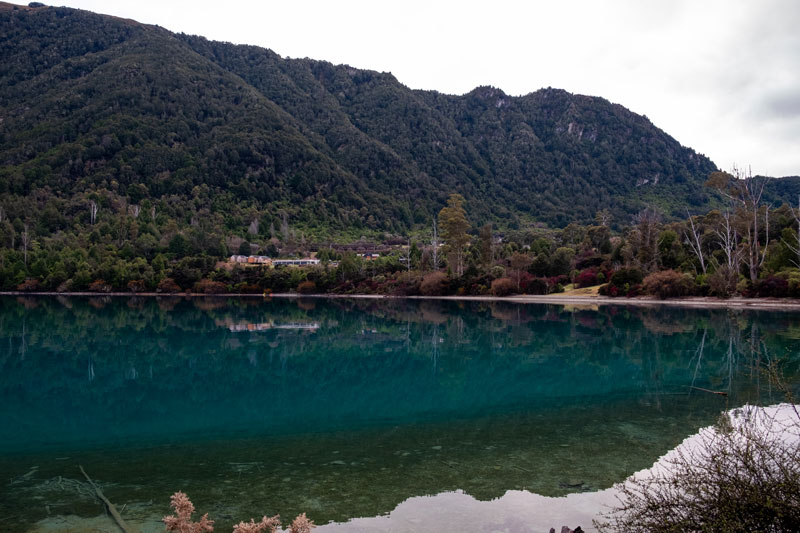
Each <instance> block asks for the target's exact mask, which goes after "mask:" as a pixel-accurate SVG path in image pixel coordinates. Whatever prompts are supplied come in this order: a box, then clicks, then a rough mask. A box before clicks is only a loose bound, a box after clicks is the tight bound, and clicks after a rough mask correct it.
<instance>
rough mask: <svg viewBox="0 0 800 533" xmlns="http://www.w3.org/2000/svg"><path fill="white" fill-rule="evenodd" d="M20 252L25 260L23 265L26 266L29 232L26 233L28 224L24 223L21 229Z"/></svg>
mask: <svg viewBox="0 0 800 533" xmlns="http://www.w3.org/2000/svg"><path fill="white" fill-rule="evenodd" d="M20 237H21V238H22V254H23V257H24V261H25V266H28V246H29V245H30V243H31V241H30V234H29V233H28V225H27V224H25V229H23V230H22V235H20Z"/></svg>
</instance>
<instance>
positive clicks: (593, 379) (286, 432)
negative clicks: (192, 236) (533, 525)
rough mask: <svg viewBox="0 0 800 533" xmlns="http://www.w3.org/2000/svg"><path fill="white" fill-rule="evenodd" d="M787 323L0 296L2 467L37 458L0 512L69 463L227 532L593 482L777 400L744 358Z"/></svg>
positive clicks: (732, 316)
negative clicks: (187, 498)
mask: <svg viewBox="0 0 800 533" xmlns="http://www.w3.org/2000/svg"><path fill="white" fill-rule="evenodd" d="M798 339H800V323H799V322H798V320H797V315H796V314H791V313H769V312H752V311H726V310H698V309H663V308H624V307H601V308H599V309H597V310H593V309H585V308H575V307H573V308H565V307H563V306H555V305H519V304H513V303H508V302H452V301H407V300H398V301H380V300H364V299H361V300H359V299H355V300H346V299H335V300H324V299H314V300H302V299H301V300H279V299H275V300H272V301H264V300H261V299H241V300H237V299H228V298H205V299H181V298H161V299H142V298H138V299H135V298H132V299H119V298H118V299H114V298H108V297H100V298H58V299H56V298H19V299H13V298H2V299H0V347H5V350H2V348H0V401H1V402H2V403H0V424H2V426H1V427H3V428H4V435H3V439H2V441H0V475H5V476H6V478H7V479H10V478H16V477H18V476H20V475H22V474H24V473H25V472H27V468H30V466H33V465H35V466H38V467H39V468H38V469H37V470H36V474H35V475H33V476H31V479H29V480H27V481H26V483H27V484H26V485H24V486H25V487H27V489H26V490H29V492H25V491H19V490H15V491H13V493H11V492H9V489H2V490H3V491H4V492H0V502H6V503H0V513H6V514H7V515H8V516H16V517H17V518H16V520H17V521H16V522H14V523H15V524H22V523H25V521H30V520H31V519H32V517H35V516H38V515H40V514H41V513H42V512H43V511H42V510H41V509H40V507H41V506H38V507H37V509H39V510H37V511H34V510H33V508H32V507H31V508H27V507H26V505H28V504H27V503H25V502H29V501H34V500H35V498H36V497H41V496H42V494H41V490H44V489H42V488H41V487H43V486H45V485H43V484H45V483H47V482H49V481H50V480H52V479H57V478H59V477H60V478H72V477H74V476H73V474H74V472H72V470H74V464H77V462H78V461H80V462H82V463H83V464H84V465H87V466H88V465H91V467H92V470H93V471H94V472H95V475H96V476H97V477H98V478H99V479H100V480H104V481H107V482H114V483H116V485H114V486H112V487H109V488H108V490H107V491H106V492H107V494H109V495H110V496H114V497H115V498H116V499H117V501H122V502H129V503H130V504H131V505H133V504H134V503H136V502H139V503H140V504H141V505H142V506H143V507H142V508H143V509H148V511H147V512H150V513H154V514H155V515H156V516H157V515H158V513H161V514H163V513H164V512H165V511H166V510H167V508H166V506H167V504H168V499H169V494H170V493H171V492H174V491H175V490H177V489H178V488H182V489H184V490H187V491H189V492H190V494H192V496H193V499H194V500H195V503H196V504H197V505H198V507H200V508H203V509H206V510H208V511H209V512H211V513H212V514H213V515H215V516H217V517H218V519H219V525H220V527H221V528H222V529H225V528H226V526H225V524H226V523H228V522H232V521H238V519H242V518H246V517H247V516H250V515H252V514H253V513H260V512H263V513H267V514H274V513H275V512H280V513H281V514H282V515H284V516H289V515H293V514H297V513H299V512H302V511H306V512H309V514H310V515H311V516H312V518H315V519H316V520H317V521H318V522H322V523H324V522H326V521H328V520H337V521H344V520H347V519H349V518H352V517H356V516H374V515H377V514H380V513H384V512H388V511H390V510H391V509H393V508H394V507H395V506H396V505H397V504H398V503H399V502H401V501H403V500H405V499H407V498H409V497H413V496H420V495H425V494H436V493H440V492H443V491H455V490H464V491H466V492H467V493H468V494H470V495H472V496H474V497H476V498H479V499H481V500H485V499H490V498H497V497H500V496H502V495H503V494H504V493H505V492H506V491H507V490H509V489H523V488H524V489H527V490H530V491H532V492H535V493H538V494H542V495H548V496H558V495H563V494H567V493H570V492H580V491H593V490H598V489H601V488H605V487H608V486H610V485H611V484H612V483H614V482H615V481H619V480H621V479H623V478H624V477H625V475H626V474H629V473H631V472H633V471H635V470H638V469H641V468H645V467H647V466H650V464H652V462H653V460H654V459H655V458H657V457H658V456H660V455H661V454H663V453H664V452H665V451H666V450H668V449H669V448H671V447H672V446H674V445H675V444H677V442H679V441H680V440H682V439H683V438H684V437H686V436H687V435H689V434H691V433H693V432H694V431H696V430H697V428H699V427H701V426H704V425H707V424H709V423H711V422H713V420H714V418H715V416H716V414H717V413H718V412H719V410H721V409H724V408H728V407H734V406H735V405H739V404H741V403H743V402H746V401H754V400H757V399H760V398H769V397H772V398H773V399H775V400H780V399H781V398H782V393H781V391H777V390H772V389H771V384H770V383H769V381H767V380H764V379H763V378H762V373H761V372H760V371H759V370H758V368H759V367H763V366H764V365H765V364H768V363H770V362H772V361H776V360H781V361H783V367H782V368H783V371H784V372H785V373H786V375H787V376H789V377H791V376H795V375H796V374H797V364H798V349H797V348H798V345H800V341H799V340H798ZM790 381H791V380H790ZM707 391H713V392H715V393H724V395H722V394H713V393H710V392H707ZM60 457H69V458H70V459H69V461H68V462H66V463H65V462H64V461H62V460H59V459H58V458H60ZM29 463H30V464H29ZM242 465H250V466H248V467H247V468H245V467H242ZM70 469H72V470H70ZM20 470H25V471H24V472H20ZM46 486H47V487H50V486H52V484H51V485H46ZM37 487H38V488H37ZM37 491H39V492H37ZM150 500H152V501H153V502H155V503H152V504H150V505H149V507H148V505H146V504H145V503H142V502H148V501H150ZM58 501H63V502H64V508H63V509H57V510H55V511H53V512H54V513H55V512H57V513H62V514H63V512H64V510H65V509H69V510H70V512H73V513H77V514H79V515H91V514H92V513H94V514H97V513H96V512H95V511H96V509H94V508H93V507H92V505H93V504H92V503H90V502H81V501H77V500H74V499H73V500H70V499H69V498H65V497H61V496H59V499H58ZM258 509H263V511H261V510H258ZM51 510H52V508H51ZM254 510H255V511H254ZM143 512H144V511H143ZM15 513H16V514H15ZM226 516H229V517H230V519H228V518H225V517H226ZM9 520H11V519H9ZM28 523H29V522H28ZM554 525H555V524H554ZM20 527H21V526H20ZM228 529H229V527H228Z"/></svg>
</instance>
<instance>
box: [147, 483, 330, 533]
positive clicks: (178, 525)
mask: <svg viewBox="0 0 800 533" xmlns="http://www.w3.org/2000/svg"><path fill="white" fill-rule="evenodd" d="M170 507H172V508H173V509H174V511H175V514H174V515H169V516H165V517H164V518H163V519H162V520H161V521H162V522H164V524H165V525H166V528H165V529H166V531H178V532H180V533H204V532H211V531H214V521H213V520H209V519H208V513H206V514H204V515H203V516H202V517H200V521H199V522H194V521H192V515H193V514H194V511H195V509H194V504H193V503H192V502H191V500H189V497H188V496H187V495H186V494H184V493H183V492H176V493H175V494H173V495H172V497H171V498H170ZM280 526H281V521H280V517H279V516H278V515H275V516H272V517H267V516H264V517H262V518H261V520H260V521H259V522H256V521H254V520H253V519H252V518H251V519H250V521H249V522H239V523H238V524H236V525H235V526H233V533H262V532H267V533H275V532H276V531H283V530H282V529H280ZM315 527H316V525H315V524H314V521H313V520H309V519H308V517H307V516H306V513H302V514H299V515H297V517H296V518H295V519H294V520H293V521H292V524H291V526H289V530H288V533H311V530H312V529H313V528H315Z"/></svg>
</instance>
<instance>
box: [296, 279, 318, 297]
mask: <svg viewBox="0 0 800 533" xmlns="http://www.w3.org/2000/svg"><path fill="white" fill-rule="evenodd" d="M297 292H299V293H300V294H313V293H315V292H317V285H316V283H314V282H313V281H303V282H302V283H300V284H299V285H298V286H297Z"/></svg>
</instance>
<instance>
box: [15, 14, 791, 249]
mask: <svg viewBox="0 0 800 533" xmlns="http://www.w3.org/2000/svg"><path fill="white" fill-rule="evenodd" d="M0 32H1V33H0V52H2V57H3V58H4V60H3V63H4V66H5V67H7V68H5V69H4V70H6V72H5V73H4V74H0V114H2V117H3V121H2V122H0V161H2V165H3V166H2V169H0V178H2V179H0V194H1V195H3V196H4V197H6V199H7V202H5V203H16V201H17V200H19V202H20V211H21V210H23V209H30V208H31V204H32V203H35V201H34V200H32V199H31V198H32V197H34V196H37V194H38V195H39V196H42V195H45V196H48V197H49V200H47V201H51V202H54V203H55V204H58V205H59V208H60V209H61V210H65V211H66V212H69V209H74V210H77V209H78V208H77V207H76V205H77V204H79V203H80V202H81V201H82V199H84V198H85V197H87V195H97V194H101V193H102V194H101V195H106V196H110V197H114V198H118V199H119V198H121V199H124V203H130V204H139V203H141V202H143V201H148V202H150V203H151V204H159V206H160V208H161V210H162V211H165V212H167V213H169V214H170V215H172V216H175V217H176V218H179V219H182V220H185V221H188V220H190V219H191V218H192V217H193V216H196V215H197V213H199V212H201V211H203V212H207V213H208V214H209V216H210V217H211V218H212V219H214V220H215V224H217V225H221V226H224V227H225V228H227V230H229V231H232V232H242V231H243V228H244V227H247V226H248V224H249V223H250V222H251V220H252V219H253V218H255V219H258V220H263V222H265V223H266V224H264V225H265V226H269V225H270V224H275V223H280V221H281V218H284V219H285V218H287V217H288V218H289V219H291V221H292V223H293V224H296V225H298V226H300V227H304V228H306V230H307V231H308V232H309V233H310V234H311V235H318V236H323V235H325V234H326V233H328V234H330V235H334V234H339V235H344V234H348V233H349V234H351V235H357V234H360V233H363V232H380V231H383V232H394V233H404V232H408V231H412V230H414V229H415V228H420V227H424V226H425V225H428V224H429V223H430V220H431V217H433V216H434V215H435V214H436V213H437V212H438V210H439V209H440V208H441V207H442V206H443V205H444V203H445V200H446V198H447V196H448V195H449V194H450V193H453V192H458V193H460V194H462V195H463V196H464V197H465V198H466V199H467V205H468V209H469V212H470V216H471V218H472V219H473V221H474V222H475V223H476V224H481V223H484V222H493V223H495V224H497V225H498V226H499V227H506V228H515V227H520V226H521V225H525V224H531V223H535V222H539V223H546V224H549V225H552V226H564V225H566V224H567V223H569V222H572V221H577V222H584V223H585V222H588V221H590V220H592V219H593V217H594V215H595V213H596V212H597V211H600V210H601V209H608V210H609V211H611V212H612V214H613V215H614V216H615V218H616V219H617V220H618V221H620V222H622V223H624V222H625V221H627V220H629V218H630V217H631V216H632V215H633V214H634V213H636V212H637V211H638V210H640V209H642V208H643V207H644V206H645V205H656V206H658V207H659V208H660V209H661V210H662V212H664V214H665V215H667V216H668V217H679V216H683V215H684V214H685V210H686V209H687V208H688V209H692V210H696V211H697V210H704V209H708V208H709V207H710V206H713V205H714V201H715V197H714V195H713V194H712V193H710V192H709V191H707V190H705V189H704V188H703V186H702V184H703V182H704V181H705V179H706V177H707V176H708V174H709V173H710V172H711V171H714V170H716V166H715V165H714V164H713V162H711V161H710V160H709V159H708V158H707V157H705V156H703V155H702V154H699V153H697V152H695V151H694V150H692V149H691V148H688V147H685V146H682V145H681V144H680V143H679V142H678V141H677V140H675V139H674V138H672V137H671V136H669V135H668V134H667V133H665V132H663V131H661V130H659V129H658V128H657V127H655V125H653V124H652V122H651V121H650V120H649V119H648V118H647V117H645V116H642V115H637V114H635V113H632V112H631V111H629V110H627V109H626V108H624V107H623V106H622V105H620V104H613V103H611V102H609V101H608V100H605V99H603V98H600V97H593V96H585V95H574V94H571V93H569V92H567V91H565V90H563V89H552V88H547V89H540V90H538V91H534V92H531V93H529V94H527V95H524V96H508V95H506V94H505V93H504V92H503V91H502V90H500V89H496V88H494V87H489V86H483V87H477V88H475V89H473V90H472V91H470V92H469V93H466V94H464V95H460V96H459V95H446V94H443V93H439V92H436V91H424V90H412V89H409V88H408V87H406V86H405V85H403V84H402V83H400V82H399V81H398V80H397V79H396V78H395V77H394V76H393V75H392V74H390V73H381V72H376V71H370V70H363V69H357V68H354V67H351V66H348V65H333V64H331V63H329V62H326V61H317V60H310V59H290V58H282V57H281V56H280V55H278V54H277V53H275V52H273V51H272V50H269V49H265V48H260V47H256V46H251V45H234V44H230V43H224V42H217V41H210V40H208V39H205V38H203V37H199V36H191V35H185V34H175V33H172V32H169V31H168V30H166V29H163V28H160V27H158V26H150V25H144V24H140V23H137V22H135V21H129V20H127V19H119V18H116V17H111V16H106V15H97V14H94V13H91V12H88V11H81V10H74V9H69V8H54V7H38V8H29V7H23V6H14V5H12V4H3V3H0ZM779 189H780V190H779V191H778V192H777V193H776V194H777V197H780V196H782V195H783V194H784V193H785V191H783V189H786V190H789V189H792V188H791V187H785V186H784V187H782V188H779ZM792 190H793V189H792ZM12 200H13V201H12ZM45 203H46V202H45ZM25 204H27V207H22V206H23V205H25ZM40 204H41V202H40ZM226 204H227V206H226ZM70 206H72V207H70ZM38 207H41V208H43V207H44V206H43V205H39V206H38ZM6 209H11V210H13V209H14V207H13V206H6ZM12 214H13V213H12Z"/></svg>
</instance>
